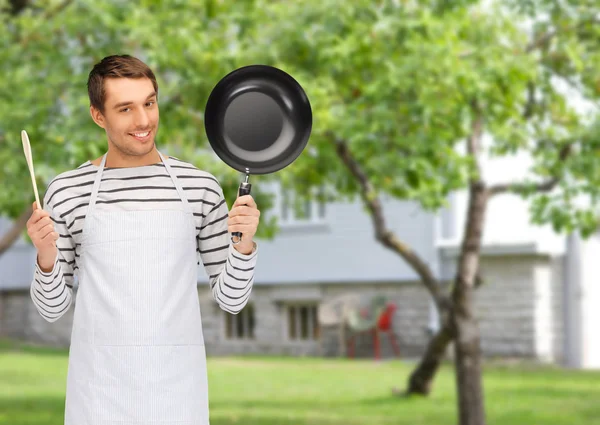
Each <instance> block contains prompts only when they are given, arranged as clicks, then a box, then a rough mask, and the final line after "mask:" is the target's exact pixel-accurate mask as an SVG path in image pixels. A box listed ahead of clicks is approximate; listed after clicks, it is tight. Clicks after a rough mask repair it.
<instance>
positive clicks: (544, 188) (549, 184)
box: [488, 144, 572, 196]
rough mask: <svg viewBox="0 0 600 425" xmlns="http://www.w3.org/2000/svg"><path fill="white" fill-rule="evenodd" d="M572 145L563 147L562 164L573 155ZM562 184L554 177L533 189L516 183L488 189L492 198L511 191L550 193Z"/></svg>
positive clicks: (498, 185) (561, 151)
mask: <svg viewBox="0 0 600 425" xmlns="http://www.w3.org/2000/svg"><path fill="white" fill-rule="evenodd" d="M571 150H572V144H568V145H565V146H563V148H562V149H561V150H560V153H559V154H558V159H559V161H560V162H563V161H565V160H566V159H567V158H568V156H569V155H570V154H571ZM558 182H560V177H558V176H554V177H551V178H549V179H548V180H546V181H544V182H541V183H538V184H536V185H534V186H533V188H531V185H529V184H527V183H523V182H514V183H498V184H495V185H492V186H490V187H489V188H488V192H489V195H490V196H495V195H499V194H501V193H506V192H508V191H509V190H511V189H512V190H514V191H516V192H522V191H527V190H531V189H533V191H535V192H550V191H551V190H552V189H554V188H555V187H556V185H557V184H558Z"/></svg>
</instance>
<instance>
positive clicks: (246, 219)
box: [227, 215, 259, 226]
mask: <svg viewBox="0 0 600 425" xmlns="http://www.w3.org/2000/svg"><path fill="white" fill-rule="evenodd" d="M258 221H259V220H258V217H256V216H250V215H236V216H233V217H229V219H228V220H227V224H228V225H229V226H231V225H234V224H254V225H257V224H258Z"/></svg>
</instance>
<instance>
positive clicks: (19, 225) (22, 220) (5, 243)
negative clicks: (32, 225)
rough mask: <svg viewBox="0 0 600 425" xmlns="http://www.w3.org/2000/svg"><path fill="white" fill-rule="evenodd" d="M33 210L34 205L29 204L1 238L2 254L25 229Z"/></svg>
mask: <svg viewBox="0 0 600 425" xmlns="http://www.w3.org/2000/svg"><path fill="white" fill-rule="evenodd" d="M32 212H33V210H32V207H31V206H29V207H27V208H26V209H25V211H23V212H22V213H21V215H20V216H19V217H18V218H17V220H16V221H15V222H14V223H13V225H12V227H11V228H10V229H9V230H8V232H6V234H5V235H3V236H2V238H1V239H0V255H2V254H4V252H5V251H7V250H8V249H9V248H10V247H11V246H12V244H13V243H14V242H15V241H16V240H17V239H18V238H19V236H20V235H21V232H22V231H23V229H25V226H26V225H27V220H29V217H30V216H31V213H32Z"/></svg>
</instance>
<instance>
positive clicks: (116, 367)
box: [91, 345, 208, 424]
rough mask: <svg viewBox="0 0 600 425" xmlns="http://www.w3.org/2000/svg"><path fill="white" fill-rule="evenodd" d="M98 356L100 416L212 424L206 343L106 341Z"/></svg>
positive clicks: (94, 383) (97, 407) (95, 389)
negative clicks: (120, 343) (121, 343)
mask: <svg viewBox="0 0 600 425" xmlns="http://www.w3.org/2000/svg"><path fill="white" fill-rule="evenodd" d="M94 357H95V359H94V360H95V361H94V369H95V370H94V379H93V381H92V382H91V390H92V396H91V399H92V400H93V402H94V407H93V408H94V410H95V411H96V413H97V415H96V417H97V418H98V419H100V420H103V421H115V422H117V421H130V422H137V421H139V422H140V423H150V422H156V421H164V422H166V423H171V422H173V423H174V422H178V421H190V423H193V424H208V380H207V375H206V354H205V349H204V345H161V346H108V345H104V346H102V345H100V346H96V347H95V356H94Z"/></svg>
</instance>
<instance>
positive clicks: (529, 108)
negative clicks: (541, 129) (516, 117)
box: [523, 81, 535, 120]
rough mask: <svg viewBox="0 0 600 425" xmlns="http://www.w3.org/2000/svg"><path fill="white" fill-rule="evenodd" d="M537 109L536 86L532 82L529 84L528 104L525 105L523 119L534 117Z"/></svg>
mask: <svg viewBox="0 0 600 425" xmlns="http://www.w3.org/2000/svg"><path fill="white" fill-rule="evenodd" d="M534 108H535V85H534V84H533V82H532V81H528V82H527V103H525V110H524V111H523V118H524V119H526V120H527V119H529V118H531V117H532V116H533V109H534Z"/></svg>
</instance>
